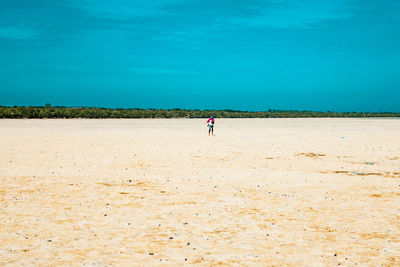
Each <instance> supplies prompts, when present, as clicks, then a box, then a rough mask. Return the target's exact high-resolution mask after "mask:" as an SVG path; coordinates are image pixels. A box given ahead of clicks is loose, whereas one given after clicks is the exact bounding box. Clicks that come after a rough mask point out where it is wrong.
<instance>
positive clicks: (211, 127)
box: [207, 116, 215, 136]
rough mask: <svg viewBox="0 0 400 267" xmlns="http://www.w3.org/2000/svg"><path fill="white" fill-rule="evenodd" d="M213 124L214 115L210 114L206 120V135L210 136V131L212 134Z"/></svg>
mask: <svg viewBox="0 0 400 267" xmlns="http://www.w3.org/2000/svg"><path fill="white" fill-rule="evenodd" d="M214 124H215V119H214V116H210V118H209V119H208V120H207V125H208V136H210V133H211V134H212V135H214Z"/></svg>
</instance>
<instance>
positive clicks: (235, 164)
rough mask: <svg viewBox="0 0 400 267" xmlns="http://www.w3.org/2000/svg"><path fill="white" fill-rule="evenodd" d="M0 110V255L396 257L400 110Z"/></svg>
mask: <svg viewBox="0 0 400 267" xmlns="http://www.w3.org/2000/svg"><path fill="white" fill-rule="evenodd" d="M215 133H216V136H214V137H208V135H207V128H206V120H205V119H202V120H199V119H180V120H178V119H177V120H174V119H171V120H166V119H165V120H163V119H160V120H156V119H149V120H147V119H143V120H0V265H10V266H21V265H36V266H37V265H40V266H61V265H62V266H82V265H83V266H86V265H87V266H93V265H94V266H182V265H190V264H197V265H200V266H217V265H220V266H337V265H342V266H356V265H357V266H400V120H398V119H217V120H216V126H215Z"/></svg>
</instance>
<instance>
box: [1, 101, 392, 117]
mask: <svg viewBox="0 0 400 267" xmlns="http://www.w3.org/2000/svg"><path fill="white" fill-rule="evenodd" d="M210 115H213V116H214V117H216V118H399V117H400V113H396V112H330V111H327V112H322V111H299V110H275V109H269V110H268V111H241V110H232V109H224V110H198V109H194V110H190V109H178V108H176V109H151V108H149V109H139V108H132V109H126V108H124V109H120V108H98V107H63V106H55V107H53V106H51V105H49V104H47V105H46V106H14V107H7V106H0V118H1V119H63V118H65V119H141V118H145V119H151V118H154V119H179V118H187V119H188V118H207V117H209V116H210Z"/></svg>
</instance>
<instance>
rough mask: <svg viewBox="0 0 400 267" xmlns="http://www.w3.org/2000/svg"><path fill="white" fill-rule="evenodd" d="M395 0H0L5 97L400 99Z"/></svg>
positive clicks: (291, 104)
mask: <svg viewBox="0 0 400 267" xmlns="http://www.w3.org/2000/svg"><path fill="white" fill-rule="evenodd" d="M399 14H400V1H396V0H392V1H389V0H380V1H376V0H325V1H323V0H304V1H295V0H287V1H283V0H218V1H216V0H202V1H199V0H198V1H191V0H147V1H135V0H132V1H128V0H114V1H103V0H0V105H44V104H45V103H51V104H53V105H65V106H101V107H126V108H128V107H142V108H147V107H152V108H175V107H178V108H198V109H225V108H230V109H242V110H267V109H269V108H274V109H300V110H321V111H326V110H331V111H400V101H399V99H400V78H399V77H400V16H399Z"/></svg>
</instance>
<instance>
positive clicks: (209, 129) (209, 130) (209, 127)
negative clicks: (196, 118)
mask: <svg viewBox="0 0 400 267" xmlns="http://www.w3.org/2000/svg"><path fill="white" fill-rule="evenodd" d="M210 132H211V126H208V136H210Z"/></svg>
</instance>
